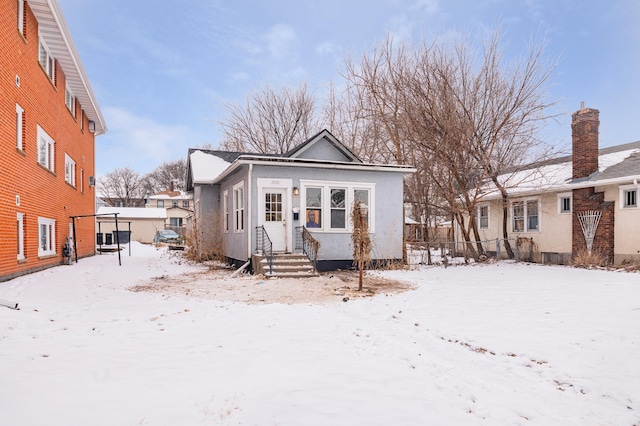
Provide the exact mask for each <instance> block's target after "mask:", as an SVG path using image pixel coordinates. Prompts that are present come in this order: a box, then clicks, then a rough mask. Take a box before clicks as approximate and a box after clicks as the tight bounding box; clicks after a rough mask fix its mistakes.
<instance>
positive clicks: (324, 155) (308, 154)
mask: <svg viewBox="0 0 640 426" xmlns="http://www.w3.org/2000/svg"><path fill="white" fill-rule="evenodd" d="M296 157H297V158H306V159H312V160H325V161H343V162H344V161H351V159H350V158H348V157H346V156H345V155H344V154H343V153H342V152H340V151H338V150H337V149H336V147H335V146H333V144H331V142H329V141H327V140H326V139H324V138H323V139H320V140H318V141H317V142H316V143H314V144H313V145H310V146H309V147H308V148H306V149H305V150H304V151H303V152H302V153H300V154H299V155H296Z"/></svg>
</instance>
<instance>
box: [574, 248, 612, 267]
mask: <svg viewBox="0 0 640 426" xmlns="http://www.w3.org/2000/svg"><path fill="white" fill-rule="evenodd" d="M608 263H609V262H608V259H607V257H606V256H605V255H603V254H602V253H600V252H598V251H595V250H592V251H591V253H589V251H587V250H580V251H578V252H577V253H576V255H575V256H574V257H573V259H572V261H571V265H572V266H574V267H578V268H594V267H603V266H607V264H608Z"/></svg>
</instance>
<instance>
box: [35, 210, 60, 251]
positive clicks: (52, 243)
mask: <svg viewBox="0 0 640 426" xmlns="http://www.w3.org/2000/svg"><path fill="white" fill-rule="evenodd" d="M55 253H56V221H55V220H53V219H47V218H43V217H39V218H38V256H48V255H51V254H55Z"/></svg>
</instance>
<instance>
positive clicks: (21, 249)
mask: <svg viewBox="0 0 640 426" xmlns="http://www.w3.org/2000/svg"><path fill="white" fill-rule="evenodd" d="M16 226H17V227H18V260H24V259H25V256H24V213H17V214H16Z"/></svg>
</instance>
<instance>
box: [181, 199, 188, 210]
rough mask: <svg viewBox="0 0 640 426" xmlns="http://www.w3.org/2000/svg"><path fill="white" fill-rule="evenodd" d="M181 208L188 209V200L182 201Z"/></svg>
mask: <svg viewBox="0 0 640 426" xmlns="http://www.w3.org/2000/svg"><path fill="white" fill-rule="evenodd" d="M182 208H183V209H189V200H184V201H182Z"/></svg>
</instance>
